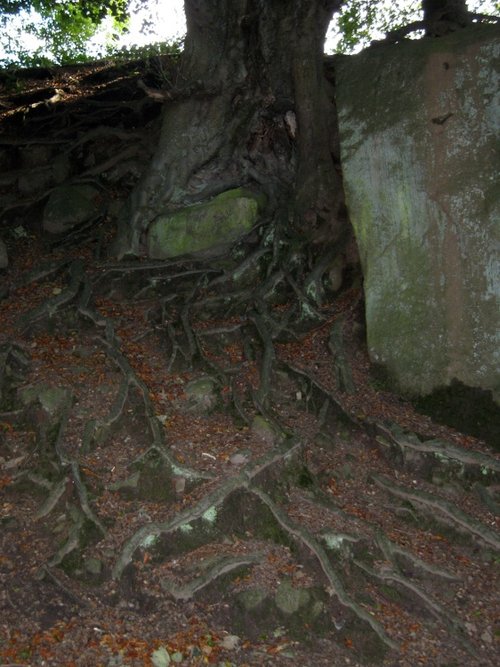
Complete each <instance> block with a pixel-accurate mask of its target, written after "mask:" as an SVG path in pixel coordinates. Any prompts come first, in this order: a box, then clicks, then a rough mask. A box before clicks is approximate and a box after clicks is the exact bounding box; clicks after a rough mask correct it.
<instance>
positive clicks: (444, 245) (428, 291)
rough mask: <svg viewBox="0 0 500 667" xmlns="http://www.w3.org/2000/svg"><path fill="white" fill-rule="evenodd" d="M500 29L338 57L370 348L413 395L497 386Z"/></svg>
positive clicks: (497, 391) (345, 158) (499, 392)
mask: <svg viewBox="0 0 500 667" xmlns="http://www.w3.org/2000/svg"><path fill="white" fill-rule="evenodd" d="M499 38H500V29H499V27H497V26H482V27H474V28H470V29H467V30H459V31H457V32H456V33H454V34H452V35H450V36H447V37H443V38H441V39H422V40H419V41H408V42H407V41H404V42H402V43H400V44H397V45H387V46H377V47H373V48H370V49H368V50H366V51H365V52H363V53H361V54H359V55H356V56H353V57H350V58H345V59H342V60H341V62H340V63H339V65H338V68H337V104H338V112H339V123H340V137H341V150H342V163H343V174H344V183H345V189H346V197H347V203H348V207H349V212H350V216H351V220H352V223H353V225H354V229H355V233H356V237H357V241H358V245H359V249H360V255H361V261H362V265H363V271H364V278H365V285H364V286H365V296H366V320H367V338H368V346H369V351H370V355H371V358H372V360H373V361H374V362H377V363H379V364H380V365H381V366H382V367H383V368H385V369H386V371H388V375H389V377H391V378H392V379H393V381H394V383H395V385H396V386H397V387H398V388H399V389H400V390H403V391H405V392H407V393H409V394H412V395H419V394H420V395H425V394H429V393H430V392H432V391H433V390H434V389H435V388H437V387H444V386H448V385H450V384H451V383H452V380H453V379H456V380H458V381H459V382H461V383H463V384H464V385H467V386H469V387H477V388H482V389H487V390H492V391H493V395H494V396H496V400H497V401H498V400H499V399H500V374H499V367H500V356H499V355H500V304H499V300H500V275H499V267H500V263H499V259H498V257H499V255H498V250H499V247H498V241H499V220H500V200H499V191H500V186H499V180H498V165H499V163H498V148H499V140H498V137H499V134H498V130H499V119H500V91H499V88H498V69H499V60H500V39H499Z"/></svg>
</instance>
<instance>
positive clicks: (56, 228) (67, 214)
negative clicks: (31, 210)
mask: <svg viewBox="0 0 500 667" xmlns="http://www.w3.org/2000/svg"><path fill="white" fill-rule="evenodd" d="M102 210H103V204H102V202H101V197H100V191H99V190H98V189H97V188H94V187H93V186H91V185H62V186H60V187H58V188H55V189H54V190H53V191H52V193H51V195H50V197H49V199H48V201H47V203H46V205H45V209H44V212H43V223H42V224H43V228H44V229H45V231H47V232H49V233H50V234H62V233H63V232H66V231H68V230H70V229H73V228H74V227H77V226H78V225H81V224H82V223H84V222H89V221H90V220H92V219H94V218H96V217H97V216H98V215H99V213H100V212H102Z"/></svg>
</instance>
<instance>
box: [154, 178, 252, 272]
mask: <svg viewBox="0 0 500 667" xmlns="http://www.w3.org/2000/svg"><path fill="white" fill-rule="evenodd" d="M263 205H264V198H263V197H262V196H259V195H257V194H255V193H253V192H251V191H250V190H246V189H244V188H236V189H234V190H228V191H227V192H223V193H222V194H220V195H218V196H217V197H214V199H212V200H210V201H209V202H204V203H202V204H196V205H195V206H188V207H186V208H183V209H181V210H179V211H175V212H173V213H168V214H163V215H159V216H158V217H157V218H156V220H154V222H153V223H152V224H151V226H150V228H149V230H148V235H147V246H148V255H149V257H151V258H153V259H168V258H170V257H177V256H179V255H189V254H193V253H200V252H201V253H204V254H209V255H217V254H220V252H221V251H223V250H224V249H226V248H227V246H228V244H231V243H233V242H234V241H236V240H237V239H239V238H241V237H242V236H243V235H245V234H247V233H248V232H250V231H251V229H252V228H253V227H254V225H255V223H256V222H257V218H258V215H259V211H260V209H261V208H262V207H263Z"/></svg>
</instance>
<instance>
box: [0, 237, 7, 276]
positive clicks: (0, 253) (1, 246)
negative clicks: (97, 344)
mask: <svg viewBox="0 0 500 667" xmlns="http://www.w3.org/2000/svg"><path fill="white" fill-rule="evenodd" d="M8 266H9V256H8V254H7V246H6V245H5V243H4V242H3V241H2V239H0V269H6V268H7V267H8Z"/></svg>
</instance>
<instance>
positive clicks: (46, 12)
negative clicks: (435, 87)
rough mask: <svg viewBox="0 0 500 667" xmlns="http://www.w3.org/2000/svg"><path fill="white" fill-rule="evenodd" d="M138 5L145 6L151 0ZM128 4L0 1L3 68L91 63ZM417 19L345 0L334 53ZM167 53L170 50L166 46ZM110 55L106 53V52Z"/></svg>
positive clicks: (406, 4) (487, 1) (475, 1)
mask: <svg viewBox="0 0 500 667" xmlns="http://www.w3.org/2000/svg"><path fill="white" fill-rule="evenodd" d="M137 2H138V3H140V2H143V3H144V5H146V6H147V3H148V0H137ZM129 4H130V0H0V31H2V32H3V37H2V43H0V66H2V65H3V66H5V65H7V64H9V63H14V64H17V65H24V66H27V65H28V66H29V65H43V64H52V63H54V62H55V63H56V64H63V63H72V62H81V61H84V60H88V59H89V57H91V56H90V55H89V41H90V40H91V38H92V37H93V36H94V35H95V33H96V31H97V30H98V29H99V27H100V26H102V24H103V21H104V20H105V19H112V22H113V30H114V34H115V35H118V34H119V33H120V32H123V31H124V30H126V28H127V22H128V17H129V14H128V12H129ZM468 6H469V9H470V10H471V11H473V12H478V13H482V14H497V15H498V14H499V13H500V2H498V0H469V2H468ZM20 16H22V21H20V22H18V23H17V27H16V28H15V29H13V30H12V29H10V30H7V29H6V28H7V27H8V25H9V21H12V20H14V19H15V18H16V17H18V18H19V17H20ZM419 19H421V2H415V1H413V0H392V2H389V1H374V0H345V1H344V2H343V3H342V6H341V9H340V11H339V12H338V13H337V15H336V16H335V18H334V22H333V28H332V29H331V33H332V34H333V35H336V39H335V42H336V44H337V45H336V47H335V50H336V51H337V52H340V53H350V52H352V51H353V50H355V49H357V48H360V47H363V46H367V45H368V44H369V43H370V41H371V40H373V39H375V38H380V37H381V36H382V35H383V34H384V33H387V32H389V31H394V30H397V29H399V28H401V27H402V26H404V25H408V24H409V23H411V22H414V21H417V20H419ZM11 28H12V23H11ZM26 35H31V36H32V37H35V38H36V39H37V40H38V43H39V44H40V45H41V46H39V47H36V48H35V49H33V47H32V46H27V44H29V42H27V40H26V39H25V37H26ZM165 37H166V36H165ZM152 41H153V40H152ZM330 41H331V40H330ZM165 48H166V50H167V51H169V50H170V47H169V46H168V45H167V44H166V43H165ZM2 49H3V52H4V53H3V55H2V53H1V51H2ZM112 50H113V49H112V48H111V49H110V48H108V52H109V51H112ZM94 55H95V54H94ZM48 59H50V60H48Z"/></svg>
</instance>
